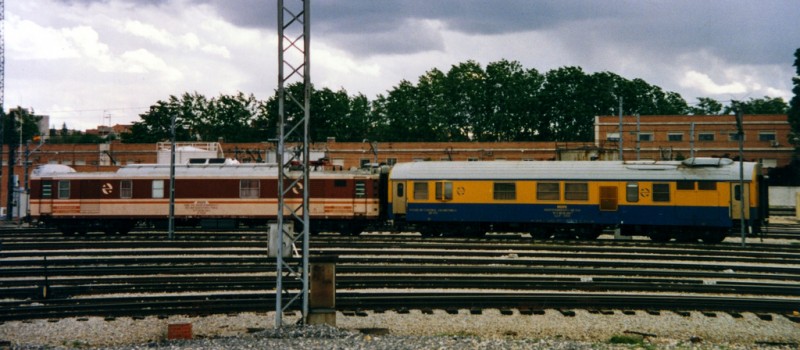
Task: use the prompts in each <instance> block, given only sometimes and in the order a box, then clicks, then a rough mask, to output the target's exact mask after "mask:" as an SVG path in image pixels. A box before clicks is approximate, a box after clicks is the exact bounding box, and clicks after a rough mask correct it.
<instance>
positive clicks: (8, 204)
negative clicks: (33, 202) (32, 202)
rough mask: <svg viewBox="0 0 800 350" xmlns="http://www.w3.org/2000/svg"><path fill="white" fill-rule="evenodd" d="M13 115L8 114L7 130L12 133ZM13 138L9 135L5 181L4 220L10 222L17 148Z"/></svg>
mask: <svg viewBox="0 0 800 350" xmlns="http://www.w3.org/2000/svg"><path fill="white" fill-rule="evenodd" d="M14 114H15V113H9V114H8V130H11V132H12V133H13V132H14V131H16V127H15V126H14ZM15 136H16V135H11V137H9V138H8V176H7V181H6V184H7V185H6V220H8V221H11V212H12V211H13V210H14V149H15V148H16V147H17V145H15V144H14V142H15V141H16V139H17V138H16V137H15Z"/></svg>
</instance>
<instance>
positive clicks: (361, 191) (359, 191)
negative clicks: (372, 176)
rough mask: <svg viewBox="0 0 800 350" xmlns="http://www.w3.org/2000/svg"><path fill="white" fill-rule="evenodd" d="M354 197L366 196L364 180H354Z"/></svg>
mask: <svg viewBox="0 0 800 350" xmlns="http://www.w3.org/2000/svg"><path fill="white" fill-rule="evenodd" d="M356 198H367V184H366V183H365V182H364V181H356Z"/></svg>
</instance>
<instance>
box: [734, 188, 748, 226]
mask: <svg viewBox="0 0 800 350" xmlns="http://www.w3.org/2000/svg"><path fill="white" fill-rule="evenodd" d="M749 189H750V188H749V186H747V183H745V184H744V191H742V189H741V186H739V183H738V182H735V183H731V219H735V220H740V219H741V218H742V206H744V218H745V219H749V218H750V208H749V206H748V205H747V204H748V203H750V190H749Z"/></svg>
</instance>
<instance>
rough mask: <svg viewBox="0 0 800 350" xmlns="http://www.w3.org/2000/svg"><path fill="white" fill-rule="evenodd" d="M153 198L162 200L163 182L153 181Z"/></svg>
mask: <svg viewBox="0 0 800 350" xmlns="http://www.w3.org/2000/svg"><path fill="white" fill-rule="evenodd" d="M153 198H164V180H153Z"/></svg>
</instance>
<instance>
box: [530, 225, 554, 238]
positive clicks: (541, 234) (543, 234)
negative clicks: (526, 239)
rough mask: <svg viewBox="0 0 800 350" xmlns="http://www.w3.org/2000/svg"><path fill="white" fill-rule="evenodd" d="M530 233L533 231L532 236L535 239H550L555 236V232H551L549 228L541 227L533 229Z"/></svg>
mask: <svg viewBox="0 0 800 350" xmlns="http://www.w3.org/2000/svg"><path fill="white" fill-rule="evenodd" d="M530 233H531V238H533V239H541V240H545V239H550V237H553V232H550V231H549V230H547V229H544V228H539V227H537V228H534V229H532V230H531V231H530Z"/></svg>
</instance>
